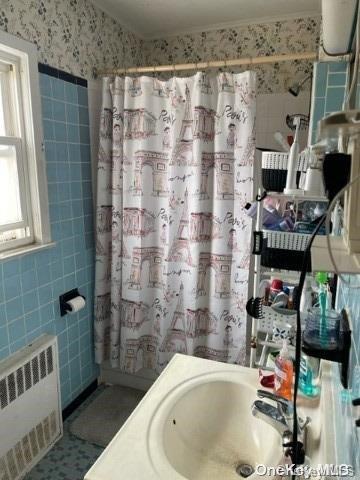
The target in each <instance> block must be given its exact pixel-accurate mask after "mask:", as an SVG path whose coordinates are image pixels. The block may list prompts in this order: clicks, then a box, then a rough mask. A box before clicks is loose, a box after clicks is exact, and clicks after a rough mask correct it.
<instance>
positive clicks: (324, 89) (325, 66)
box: [311, 62, 347, 143]
mask: <svg viewBox="0 0 360 480" xmlns="http://www.w3.org/2000/svg"><path fill="white" fill-rule="evenodd" d="M346 81H347V64H346V62H317V63H315V64H314V87H313V109H312V135H311V140H312V143H314V142H315V141H316V138H317V137H316V129H317V122H318V121H319V120H320V119H321V118H323V117H324V116H325V115H328V114H329V113H332V112H337V111H339V110H342V105H343V101H344V93H345V85H346Z"/></svg>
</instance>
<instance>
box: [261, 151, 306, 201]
mask: <svg viewBox="0 0 360 480" xmlns="http://www.w3.org/2000/svg"><path fill="white" fill-rule="evenodd" d="M288 158H289V154H288V153H284V152H263V153H262V156H261V176H262V184H263V188H264V189H265V190H268V191H271V192H282V191H283V190H284V188H285V186H286V177H287V166H288ZM307 163H308V160H307V157H306V155H305V154H304V153H302V154H301V155H299V159H298V163H297V176H296V181H297V184H298V183H299V181H300V175H301V173H303V172H306V169H307Z"/></svg>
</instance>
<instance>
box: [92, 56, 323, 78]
mask: <svg viewBox="0 0 360 480" xmlns="http://www.w3.org/2000/svg"><path fill="white" fill-rule="evenodd" d="M317 58H318V55H317V53H315V52H303V53H287V54H280V55H269V56H264V57H244V58H236V59H233V60H215V61H212V62H196V63H178V64H174V65H154V66H150V67H129V68H114V69H104V70H98V71H95V73H96V76H107V75H123V74H127V73H155V72H175V71H178V70H203V69H205V68H221V67H225V68H226V67H237V66H239V65H260V64H265V63H277V62H291V61H293V60H316V59H317Z"/></svg>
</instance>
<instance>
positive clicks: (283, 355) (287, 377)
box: [274, 340, 293, 400]
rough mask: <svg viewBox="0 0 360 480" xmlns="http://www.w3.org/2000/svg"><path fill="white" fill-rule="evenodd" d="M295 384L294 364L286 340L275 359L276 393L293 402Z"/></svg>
mask: <svg viewBox="0 0 360 480" xmlns="http://www.w3.org/2000/svg"><path fill="white" fill-rule="evenodd" d="M292 384H293V363H292V360H291V358H290V354H289V350H288V346H287V342H286V340H284V341H283V346H282V349H281V350H280V353H279V355H278V356H277V357H276V358H275V386H274V392H275V393H276V394H277V395H280V396H281V397H284V398H287V399H288V400H291V398H292V392H291V388H292Z"/></svg>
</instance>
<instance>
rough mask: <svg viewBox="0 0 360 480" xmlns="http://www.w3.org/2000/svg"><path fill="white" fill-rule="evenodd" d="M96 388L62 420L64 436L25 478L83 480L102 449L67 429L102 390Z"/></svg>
mask: <svg viewBox="0 0 360 480" xmlns="http://www.w3.org/2000/svg"><path fill="white" fill-rule="evenodd" d="M102 389H103V387H100V388H98V389H97V390H96V391H95V392H94V393H93V394H92V395H91V396H90V397H89V398H88V399H87V400H86V401H85V402H84V403H83V404H82V405H81V406H80V407H79V408H78V409H77V410H76V411H75V412H74V413H73V414H72V415H71V416H70V417H69V418H67V419H66V420H65V422H64V436H63V438H62V439H61V440H59V441H58V443H57V444H56V445H55V446H54V448H52V450H50V452H49V453H48V454H47V455H46V456H45V457H44V458H43V459H42V460H41V462H39V463H38V464H37V465H36V466H35V467H34V468H33V469H32V471H31V472H30V473H29V474H28V475H26V477H25V480H83V479H84V476H85V474H86V472H87V471H88V470H89V468H90V467H91V465H93V463H94V462H95V460H96V459H97V458H98V457H99V456H100V454H101V453H102V451H103V450H104V449H103V448H102V447H98V446H97V445H93V444H91V443H88V442H85V441H84V440H80V439H79V438H77V437H74V435H72V434H71V433H70V431H69V426H70V424H71V422H72V421H73V420H74V419H75V418H76V417H77V416H78V415H79V414H80V413H81V411H82V410H83V409H84V408H86V407H87V405H89V403H90V402H91V401H92V400H93V399H94V398H95V397H96V396H97V395H98V394H99V393H100V392H101V391H102Z"/></svg>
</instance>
